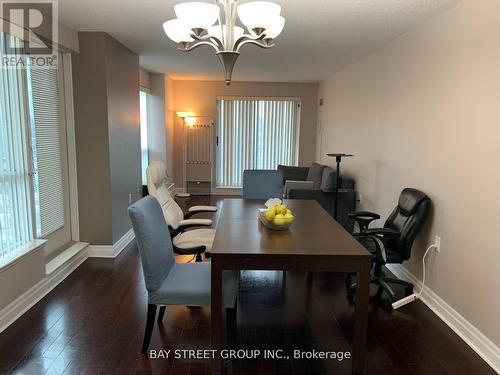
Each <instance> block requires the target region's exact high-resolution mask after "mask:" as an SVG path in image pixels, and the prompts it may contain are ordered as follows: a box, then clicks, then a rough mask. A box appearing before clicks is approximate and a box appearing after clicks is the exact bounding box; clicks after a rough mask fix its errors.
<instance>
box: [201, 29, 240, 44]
mask: <svg viewBox="0 0 500 375" xmlns="http://www.w3.org/2000/svg"><path fill="white" fill-rule="evenodd" d="M226 30H227V27H226V25H224V26H222V30H221V26H220V25H215V26H212V27H209V28H208V30H207V32H208V35H210V36H214V37H216V38H218V39H219V40H221V41H222V40H223V37H222V36H223V34H224V41H225V38H226ZM244 33H245V31H244V30H243V29H242V28H241V27H239V26H235V27H234V33H233V42H235V41H237V40H238V39H239V38H241V37H242V36H243V34H244Z"/></svg>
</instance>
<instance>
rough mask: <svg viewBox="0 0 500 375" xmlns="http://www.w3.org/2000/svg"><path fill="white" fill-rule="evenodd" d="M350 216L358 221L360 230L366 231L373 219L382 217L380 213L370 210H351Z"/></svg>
mask: <svg viewBox="0 0 500 375" xmlns="http://www.w3.org/2000/svg"><path fill="white" fill-rule="evenodd" d="M348 216H349V217H350V218H351V219H353V220H354V221H356V223H358V226H359V231H360V232H364V231H366V230H367V229H368V226H369V225H370V223H371V222H372V221H373V220H377V219H380V215H379V214H376V213H375V212H370V211H356V212H351V213H350V214H348Z"/></svg>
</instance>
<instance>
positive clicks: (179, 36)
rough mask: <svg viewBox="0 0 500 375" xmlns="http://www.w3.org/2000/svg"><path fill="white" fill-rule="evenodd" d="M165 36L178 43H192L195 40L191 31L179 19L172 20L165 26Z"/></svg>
mask: <svg viewBox="0 0 500 375" xmlns="http://www.w3.org/2000/svg"><path fill="white" fill-rule="evenodd" d="M163 30H165V34H167V36H168V37H169V38H170V39H172V40H173V41H174V42H176V43H191V42H193V41H194V39H193V38H192V37H191V29H189V28H188V27H186V25H185V24H184V23H182V22H181V20H179V19H175V20H170V21H167V22H165V23H164V24H163Z"/></svg>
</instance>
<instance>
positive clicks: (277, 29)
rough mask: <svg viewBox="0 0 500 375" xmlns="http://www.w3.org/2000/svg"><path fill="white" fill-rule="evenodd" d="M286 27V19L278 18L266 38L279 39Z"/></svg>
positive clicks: (267, 31)
mask: <svg viewBox="0 0 500 375" xmlns="http://www.w3.org/2000/svg"><path fill="white" fill-rule="evenodd" d="M284 27H285V18H284V17H281V16H278V17H276V19H275V21H274V23H273V25H272V26H271V27H269V28H268V29H266V38H271V39H274V38H276V37H278V35H280V34H281V32H282V31H283V28H284Z"/></svg>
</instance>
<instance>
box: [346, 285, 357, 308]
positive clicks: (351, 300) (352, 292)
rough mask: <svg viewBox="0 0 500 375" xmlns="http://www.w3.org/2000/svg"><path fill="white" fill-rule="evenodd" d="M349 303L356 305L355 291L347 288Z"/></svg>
mask: <svg viewBox="0 0 500 375" xmlns="http://www.w3.org/2000/svg"><path fill="white" fill-rule="evenodd" d="M347 302H348V303H349V305H354V302H355V299H354V290H353V288H350V287H347Z"/></svg>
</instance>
